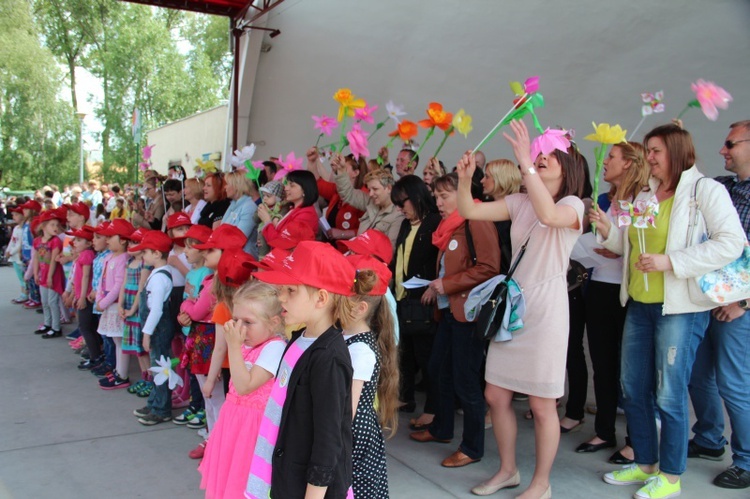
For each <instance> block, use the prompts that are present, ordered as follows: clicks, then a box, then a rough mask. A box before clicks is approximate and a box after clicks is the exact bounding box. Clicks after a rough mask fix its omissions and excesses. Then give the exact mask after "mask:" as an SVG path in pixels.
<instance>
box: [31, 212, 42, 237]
mask: <svg viewBox="0 0 750 499" xmlns="http://www.w3.org/2000/svg"><path fill="white" fill-rule="evenodd" d="M41 218H42V217H39V216H37V217H34V218H32V219H31V234H32V235H33V236H36V231H37V230H38V229H39V224H40V223H41V222H42V220H41Z"/></svg>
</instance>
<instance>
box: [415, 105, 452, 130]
mask: <svg viewBox="0 0 750 499" xmlns="http://www.w3.org/2000/svg"><path fill="white" fill-rule="evenodd" d="M427 116H428V119H426V120H421V121H420V122H419V126H421V127H422V128H432V127H438V128H439V129H441V130H442V131H446V130H448V127H450V126H451V122H452V121H453V114H452V113H449V112H447V111H443V105H442V104H440V103H438V102H430V106H429V107H428V108H427Z"/></svg>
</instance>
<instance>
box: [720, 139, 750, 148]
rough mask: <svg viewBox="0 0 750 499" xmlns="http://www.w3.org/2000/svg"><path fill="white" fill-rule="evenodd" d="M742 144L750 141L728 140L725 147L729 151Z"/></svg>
mask: <svg viewBox="0 0 750 499" xmlns="http://www.w3.org/2000/svg"><path fill="white" fill-rule="evenodd" d="M740 142H750V139H745V140H727V141H725V142H724V147H726V148H727V149H729V150H732V149H734V146H736V145H737V144H739V143H740Z"/></svg>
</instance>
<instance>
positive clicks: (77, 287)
mask: <svg viewBox="0 0 750 499" xmlns="http://www.w3.org/2000/svg"><path fill="white" fill-rule="evenodd" d="M95 257H96V253H94V250H92V249H91V248H89V249H87V250H84V252H83V253H81V254H80V255H78V258H76V261H75V263H74V264H73V291H74V293H75V297H76V300H77V299H79V298H80V297H81V288H82V285H83V267H85V266H86V265H88V266H89V267H92V268H91V269H89V278H88V280H87V281H88V282H87V283H86V289H87V290H88V291H87V293H89V292H91V278H92V276H93V275H94V271H93V270H92V269H93V265H94V258H95Z"/></svg>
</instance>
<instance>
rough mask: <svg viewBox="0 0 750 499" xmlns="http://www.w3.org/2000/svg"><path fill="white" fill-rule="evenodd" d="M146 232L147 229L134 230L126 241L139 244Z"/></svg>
mask: <svg viewBox="0 0 750 499" xmlns="http://www.w3.org/2000/svg"><path fill="white" fill-rule="evenodd" d="M146 232H148V229H144V228H142V227H139V228H137V229H135V230H134V231H133V233H132V234H130V237H128V239H130V240H131V241H133V242H134V243H140V242H141V241H143V236H144V235H145V234H146Z"/></svg>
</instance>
